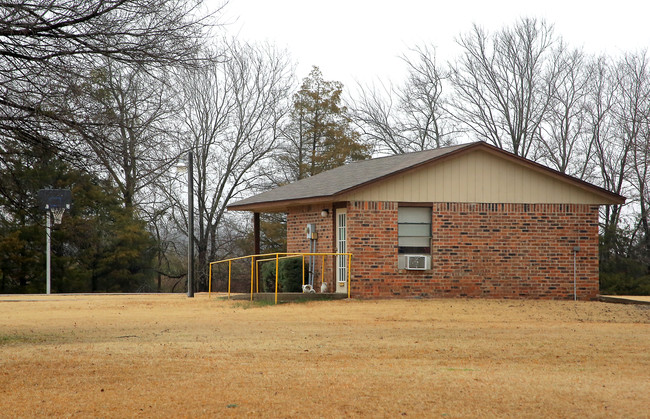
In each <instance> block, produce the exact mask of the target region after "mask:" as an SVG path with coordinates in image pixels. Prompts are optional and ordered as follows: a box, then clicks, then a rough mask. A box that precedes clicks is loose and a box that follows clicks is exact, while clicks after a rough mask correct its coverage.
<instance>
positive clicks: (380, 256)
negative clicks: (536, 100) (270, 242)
mask: <svg viewBox="0 0 650 419" xmlns="http://www.w3.org/2000/svg"><path fill="white" fill-rule="evenodd" d="M432 207H433V208H432V210H433V211H432V248H431V251H432V255H433V256H432V269H431V270H430V271H408V270H398V268H397V208H398V205H397V203H395V202H351V203H348V206H347V208H348V250H349V251H350V252H352V253H353V255H354V256H353V260H352V296H353V297H359V298H390V297H397V298H405V297H446V296H448V297H492V298H549V299H570V298H573V248H574V246H576V245H577V246H580V251H579V252H578V253H577V258H576V272H577V275H576V277H577V290H578V298H579V299H582V300H585V299H587V300H591V299H595V298H596V297H597V295H598V206H595V205H564V204H465V203H434V204H433V205H432ZM320 210H321V208H320V207H318V208H317V209H316V208H302V209H298V210H294V211H292V212H291V213H290V214H289V217H288V223H289V225H288V235H289V237H288V242H289V245H288V247H289V250H290V251H306V249H308V244H307V240H306V238H305V239H301V237H303V236H304V226H305V224H306V223H307V222H315V223H317V224H318V228H319V240H318V242H319V251H334V250H333V249H334V237H333V234H334V230H333V221H334V220H333V217H332V210H331V209H330V217H328V218H327V219H322V218H320ZM321 228H322V229H323V231H325V232H326V234H329V235H328V236H320V234H321V233H320V232H321ZM327 232H329V233H327ZM326 243H330V244H329V245H327V244H326ZM325 249H328V250H325ZM326 265H328V264H327V263H326ZM331 274H332V272H331V271H330V269H329V267H328V266H326V278H327V277H330V276H328V275H331ZM329 285H330V289H331V286H332V285H333V282H332V281H331V280H330V282H329Z"/></svg>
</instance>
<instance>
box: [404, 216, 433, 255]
mask: <svg viewBox="0 0 650 419" xmlns="http://www.w3.org/2000/svg"><path fill="white" fill-rule="evenodd" d="M397 230H398V231H397V235H398V248H399V250H398V253H401V254H412V253H419V254H431V208H430V207H399V208H398V210H397Z"/></svg>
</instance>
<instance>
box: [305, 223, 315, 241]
mask: <svg viewBox="0 0 650 419" xmlns="http://www.w3.org/2000/svg"><path fill="white" fill-rule="evenodd" d="M305 233H307V238H308V239H310V240H316V239H317V238H318V233H316V224H307V227H305Z"/></svg>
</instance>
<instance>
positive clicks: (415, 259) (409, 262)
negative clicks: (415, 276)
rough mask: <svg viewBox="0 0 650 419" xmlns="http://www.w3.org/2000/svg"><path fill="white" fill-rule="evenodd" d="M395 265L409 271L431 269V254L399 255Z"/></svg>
mask: <svg viewBox="0 0 650 419" xmlns="http://www.w3.org/2000/svg"><path fill="white" fill-rule="evenodd" d="M397 265H398V266H397V267H398V268H399V269H407V270H410V271H426V270H429V269H431V255H399V259H398V263H397Z"/></svg>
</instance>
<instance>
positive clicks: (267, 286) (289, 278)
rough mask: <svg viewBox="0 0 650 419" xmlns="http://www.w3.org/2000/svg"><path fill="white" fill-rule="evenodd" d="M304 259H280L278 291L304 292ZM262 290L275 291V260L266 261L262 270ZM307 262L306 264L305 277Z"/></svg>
mask: <svg viewBox="0 0 650 419" xmlns="http://www.w3.org/2000/svg"><path fill="white" fill-rule="evenodd" d="M301 262H302V259H301V258H291V259H280V262H279V266H278V292H302V272H303V270H302V266H301V265H302V264H301ZM260 277H261V286H262V291H264V292H275V262H265V263H264V264H263V265H262V269H261V272H260ZM306 278H307V264H305V279H306Z"/></svg>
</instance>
